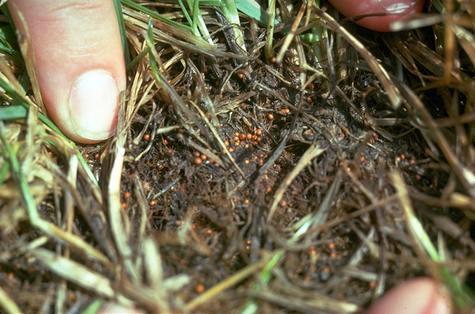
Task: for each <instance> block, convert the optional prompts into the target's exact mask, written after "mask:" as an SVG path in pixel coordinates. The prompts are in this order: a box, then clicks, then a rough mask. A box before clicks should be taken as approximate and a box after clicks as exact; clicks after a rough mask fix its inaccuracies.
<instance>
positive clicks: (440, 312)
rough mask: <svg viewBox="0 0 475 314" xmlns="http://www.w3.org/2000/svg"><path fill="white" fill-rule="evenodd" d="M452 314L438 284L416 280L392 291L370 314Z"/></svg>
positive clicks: (371, 308)
mask: <svg viewBox="0 0 475 314" xmlns="http://www.w3.org/2000/svg"><path fill="white" fill-rule="evenodd" d="M399 313H405V314H450V313H452V311H451V302H450V298H449V297H448V295H447V294H446V293H445V292H444V291H443V289H442V288H441V287H440V286H439V284H438V283H437V282H435V281H434V280H432V279H430V278H416V279H412V280H409V281H406V282H404V283H402V284H401V285H399V286H397V287H395V288H393V289H391V290H390V291H389V292H388V293H386V295H384V296H383V297H382V298H381V299H380V300H378V301H376V303H374V304H373V305H372V306H371V307H370V309H369V311H368V314H399Z"/></svg>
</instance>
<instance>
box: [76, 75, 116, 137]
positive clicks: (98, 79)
mask: <svg viewBox="0 0 475 314" xmlns="http://www.w3.org/2000/svg"><path fill="white" fill-rule="evenodd" d="M118 98H119V89H118V87H117V83H116V81H115V79H114V78H113V77H112V75H111V74H110V73H109V72H107V71H105V70H91V71H87V72H85V73H83V74H81V75H79V76H78V77H77V79H76V81H75V82H74V84H73V86H72V88H71V93H70V95H69V112H70V115H71V122H72V124H73V126H74V128H75V129H74V131H75V132H76V134H77V135H78V136H80V137H83V138H85V139H88V140H93V141H101V140H105V139H107V138H109V137H110V136H111V135H112V133H113V132H114V129H115V126H116V119H117V109H118Z"/></svg>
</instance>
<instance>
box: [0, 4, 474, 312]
mask: <svg viewBox="0 0 475 314" xmlns="http://www.w3.org/2000/svg"><path fill="white" fill-rule="evenodd" d="M428 2H429V3H427V5H426V9H427V10H426V12H427V13H426V14H424V15H420V16H417V17H415V18H414V19H411V20H408V21H405V22H404V23H400V22H399V24H397V25H395V26H394V27H396V28H397V29H404V31H402V32H398V33H385V34H379V33H374V32H371V31H368V30H365V29H363V28H360V27H358V26H356V25H354V24H352V23H350V22H349V21H348V20H346V19H345V18H344V17H342V16H340V15H338V13H337V12H336V11H335V10H334V9H333V8H332V7H331V5H330V4H328V3H327V2H326V1H321V2H320V1H315V0H309V1H288V0H281V1H269V2H267V1H254V0H240V1H232V0H223V1H195V2H194V1H159V2H152V3H150V2H145V1H133V0H122V1H116V6H117V9H118V14H119V15H120V17H121V18H120V21H121V31H122V37H123V43H124V45H125V46H124V47H127V49H124V50H125V56H126V60H128V64H127V71H128V72H127V73H128V88H127V90H126V91H125V92H124V93H123V97H122V101H121V110H120V117H119V125H118V130H117V134H116V136H114V137H113V138H112V139H110V140H108V141H107V142H105V143H101V144H98V145H91V146H78V145H76V144H74V143H72V142H71V141H70V140H68V139H67V138H65V137H64V136H63V135H62V134H61V132H59V130H58V129H57V127H56V126H55V125H54V124H53V122H51V121H50V120H49V119H48V117H47V116H46V114H45V112H44V111H43V110H42V104H41V100H40V99H39V98H38V93H37V92H35V91H37V87H36V86H37V85H36V84H37V83H36V82H35V81H34V80H35V79H34V78H31V77H30V82H29V83H25V82H26V81H27V80H26V79H25V78H26V76H25V75H26V73H27V70H28V69H31V64H28V63H27V64H25V63H24V61H23V60H22V59H21V57H20V56H21V53H20V48H19V47H18V45H17V44H16V42H15V39H14V38H13V37H14V36H13V37H12V36H11V35H12V34H13V33H14V30H13V27H12V25H11V24H9V23H8V22H6V21H8V19H6V18H5V17H6V16H5V15H4V18H3V19H2V22H1V24H0V28H1V29H2V30H3V31H2V32H0V53H1V56H0V58H1V59H0V88H1V90H0V94H1V96H2V100H3V102H2V104H1V105H0V140H1V141H0V238H1V241H0V243H1V244H0V245H1V249H0V287H1V288H0V308H1V311H2V312H3V311H4V312H5V313H17V312H20V311H21V312H24V313H51V312H57V313H80V312H81V313H82V312H85V313H100V309H101V307H102V306H104V305H106V304H111V303H113V304H116V305H121V306H126V307H130V308H135V309H140V310H142V311H143V312H145V313H186V312H189V313H192V312H196V313H216V312H225V311H232V312H233V313H235V312H241V313H246V314H249V313H263V312H264V313H267V312H269V313H274V312H304V313H308V312H313V313H315V312H318V313H355V312H358V311H361V310H362V309H364V308H366V307H367V306H368V305H369V304H371V303H372V302H373V301H374V300H375V299H376V298H378V297H380V296H381V295H382V294H383V293H384V292H385V291H387V290H388V289H390V288H391V287H393V286H395V285H397V284H398V283H400V282H402V281H404V280H405V279H408V278H413V277H415V276H431V277H433V278H435V279H436V280H438V281H440V282H441V283H442V284H444V285H445V286H446V287H447V289H448V291H450V293H451V296H452V300H453V302H454V305H455V306H456V307H457V308H458V309H460V310H461V311H467V312H468V311H470V309H473V308H474V306H475V297H474V292H473V291H474V290H475V263H474V260H475V255H474V252H475V222H474V221H475V205H474V204H475V150H474V140H475V115H474V114H473V108H474V106H475V103H474V101H475V97H474V96H475V67H474V64H475V40H474V34H475V25H474V23H473V20H474V19H475V8H474V6H473V4H472V2H470V1H459V2H454V1H444V2H443V3H442V1H440V0H434V1H428ZM446 3H450V4H451V5H450V10H447V9H446V7H445V6H444V5H445V4H446ZM195 4H198V5H195ZM1 8H2V9H4V8H5V6H2V7H1ZM24 45H25V44H24V43H20V46H21V47H22V49H25V46H24ZM26 48H27V47H26ZM28 73H31V71H28ZM472 127H473V128H472ZM108 306H109V305H108Z"/></svg>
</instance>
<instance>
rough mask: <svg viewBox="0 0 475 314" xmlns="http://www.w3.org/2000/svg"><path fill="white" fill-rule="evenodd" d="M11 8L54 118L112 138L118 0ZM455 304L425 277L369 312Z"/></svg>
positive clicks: (90, 138)
mask: <svg viewBox="0 0 475 314" xmlns="http://www.w3.org/2000/svg"><path fill="white" fill-rule="evenodd" d="M381 1H382V3H386V4H387V3H388V2H392V3H394V2H395V1H389V0H379V1H376V0H367V1H353V0H333V1H331V2H332V3H333V5H335V7H336V8H337V9H339V10H341V12H342V13H343V14H345V15H347V16H349V17H351V16H356V15H362V14H367V13H372V12H374V10H376V11H377V12H380V11H381V7H379V8H378V7H376V9H375V7H374V6H373V7H371V6H369V5H370V4H374V3H375V2H381ZM399 2H411V3H414V1H404V0H399ZM355 3H359V5H355ZM348 4H351V9H350V8H349V7H348ZM363 4H366V5H363ZM8 6H9V9H10V12H11V14H12V17H13V20H14V22H15V24H16V26H17V29H18V30H19V31H20V33H21V36H20V38H21V39H23V40H24V41H26V43H27V44H28V46H29V48H30V49H29V55H27V56H25V57H26V58H29V59H30V60H31V61H32V63H33V65H34V71H35V73H32V74H34V75H35V76H36V78H37V80H38V84H39V87H40V92H41V96H42V100H43V102H44V105H45V107H46V110H47V111H48V114H49V115H50V117H51V118H52V119H53V120H54V121H55V123H56V124H57V125H58V126H59V127H60V128H61V130H62V131H63V132H64V133H65V134H66V135H67V136H69V137H70V138H71V139H73V140H75V141H77V142H81V143H94V142H98V141H101V140H104V139H106V138H108V137H110V136H111V135H112V134H113V132H114V130H115V127H116V119H117V106H118V92H120V91H122V90H124V89H125V82H126V76H125V66H124V61H123V53H122V48H121V42H120V35H119V29H118V23H117V20H116V16H115V11H114V7H113V3H112V1H111V0H95V1H92V0H83V1H79V0H61V1H59V0H10V1H9V2H8ZM420 8H422V1H416V3H415V6H414V10H412V9H411V10H410V11H407V12H405V13H404V14H403V15H405V14H406V13H407V14H409V13H412V12H416V11H418V10H419V9H420ZM373 9H374V10H373ZM393 20H394V17H384V18H381V17H378V18H365V19H363V20H360V21H358V23H359V24H361V25H364V26H366V27H369V28H372V29H376V30H387V29H388V25H389V24H388V23H390V22H391V21H393ZM98 99H99V100H100V101H97V100H98ZM78 121H79V122H78ZM449 305H450V302H449V300H448V298H447V297H446V296H445V294H444V293H443V292H441V290H440V289H439V288H438V286H437V284H436V283H435V282H434V281H432V280H431V279H428V278H419V279H414V280H410V281H408V282H405V283H403V284H402V285H400V286H398V287H396V288H394V289H393V290H390V291H389V292H388V293H387V294H386V296H385V297H383V298H382V299H380V300H379V301H377V302H376V303H375V304H374V305H373V306H371V307H370V309H369V313H371V314H380V313H381V314H383V313H403V312H404V313H406V314H436V313H437V314H448V313H450V307H449ZM391 311H392V312H391ZM112 312H114V313H118V312H121V313H134V312H135V313H141V312H140V311H137V310H133V309H127V308H121V307H118V306H117V305H114V304H107V305H106V306H105V307H104V308H103V310H102V313H112Z"/></svg>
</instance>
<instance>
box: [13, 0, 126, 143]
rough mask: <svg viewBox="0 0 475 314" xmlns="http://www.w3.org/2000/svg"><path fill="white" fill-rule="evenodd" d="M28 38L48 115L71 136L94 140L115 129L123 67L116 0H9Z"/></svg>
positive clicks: (84, 140) (102, 137) (18, 23)
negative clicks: (115, 8)
mask: <svg viewBox="0 0 475 314" xmlns="http://www.w3.org/2000/svg"><path fill="white" fill-rule="evenodd" d="M8 6H9V9H10V12H11V15H12V17H13V20H14V22H15V24H16V27H17V29H18V30H19V31H20V33H21V36H22V37H23V38H24V39H26V40H28V44H29V46H30V48H31V49H30V50H31V53H30V55H29V56H25V57H27V58H30V60H31V61H32V62H33V65H34V68H35V71H36V73H35V75H36V77H37V80H38V83H39V87H40V92H41V96H42V99H43V102H44V104H45V107H46V110H47V111H48V115H49V116H50V117H51V118H52V119H53V120H54V122H55V123H56V124H57V125H58V126H59V128H60V129H61V130H62V131H63V132H64V133H65V134H66V135H67V136H68V137H70V138H71V139H73V140H75V141H77V142H82V143H93V142H97V141H101V140H104V139H107V138H108V137H110V136H111V135H112V134H113V132H114V130H115V127H116V121H117V111H118V110H117V109H118V99H119V93H120V92H121V91H122V90H124V89H125V82H126V78H125V65H124V58H123V53H122V46H121V41H120V32H119V27H118V23H117V17H116V14H115V10H114V4H113V2H112V0H87V1H86V0H82V1H81V0H61V1H59V0H10V1H8Z"/></svg>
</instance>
